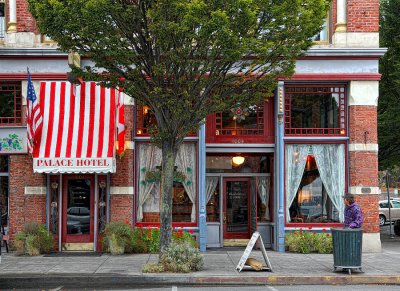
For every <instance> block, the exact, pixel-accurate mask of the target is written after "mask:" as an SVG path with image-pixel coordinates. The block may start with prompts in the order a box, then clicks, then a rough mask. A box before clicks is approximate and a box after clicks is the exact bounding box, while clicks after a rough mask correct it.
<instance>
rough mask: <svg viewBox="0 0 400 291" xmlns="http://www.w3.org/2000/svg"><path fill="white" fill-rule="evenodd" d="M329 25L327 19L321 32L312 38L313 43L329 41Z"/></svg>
mask: <svg viewBox="0 0 400 291" xmlns="http://www.w3.org/2000/svg"><path fill="white" fill-rule="evenodd" d="M328 23H329V17H327V18H325V21H324V24H323V26H322V29H321V31H320V32H319V33H318V34H316V35H314V36H313V37H312V38H311V39H312V40H313V41H315V42H328V41H329V32H328Z"/></svg>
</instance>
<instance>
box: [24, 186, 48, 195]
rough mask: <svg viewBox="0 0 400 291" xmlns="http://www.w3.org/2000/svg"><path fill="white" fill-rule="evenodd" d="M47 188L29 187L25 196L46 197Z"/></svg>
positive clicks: (25, 191) (25, 190)
mask: <svg viewBox="0 0 400 291" xmlns="http://www.w3.org/2000/svg"><path fill="white" fill-rule="evenodd" d="M46 191H47V187H29V186H26V187H25V189H24V195H46Z"/></svg>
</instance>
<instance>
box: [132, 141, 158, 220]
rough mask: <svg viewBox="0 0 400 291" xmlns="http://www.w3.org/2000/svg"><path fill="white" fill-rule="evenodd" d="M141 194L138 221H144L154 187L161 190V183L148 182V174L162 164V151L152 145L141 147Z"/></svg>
mask: <svg viewBox="0 0 400 291" xmlns="http://www.w3.org/2000/svg"><path fill="white" fill-rule="evenodd" d="M139 162H140V166H139V194H138V205H137V221H142V220H143V205H144V204H145V202H146V200H147V199H148V198H149V196H150V193H151V191H152V190H153V187H156V188H157V189H159V185H156V184H159V182H146V172H147V171H154V170H155V169H156V166H159V165H160V164H161V150H160V149H159V148H157V147H155V146H152V145H150V144H140V145H139Z"/></svg>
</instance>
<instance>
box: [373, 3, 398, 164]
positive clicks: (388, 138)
mask: <svg viewBox="0 0 400 291" xmlns="http://www.w3.org/2000/svg"><path fill="white" fill-rule="evenodd" d="M380 8H381V11H380V12H381V13H380V15H381V19H380V23H381V29H380V42H381V44H380V45H381V46H382V47H387V48H388V51H387V53H386V55H385V56H384V57H383V58H382V61H381V62H380V72H381V74H382V80H381V82H380V86H379V90H380V97H379V103H378V136H379V168H380V169H381V170H384V169H387V168H393V167H396V166H397V167H399V166H400V155H399V152H400V115H399V112H400V22H399V15H400V0H384V1H382V2H381V6H380Z"/></svg>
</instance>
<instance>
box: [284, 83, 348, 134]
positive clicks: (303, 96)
mask: <svg viewBox="0 0 400 291" xmlns="http://www.w3.org/2000/svg"><path fill="white" fill-rule="evenodd" d="M345 89H346V88H345V86H344V85H335V86H333V85H332V86H322V85H308V86H295V85H288V86H285V134H288V135H297V134H299V135H300V134H307V135H345V134H346V131H345V129H346V110H345V109H346V105H345V100H346V90H345Z"/></svg>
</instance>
